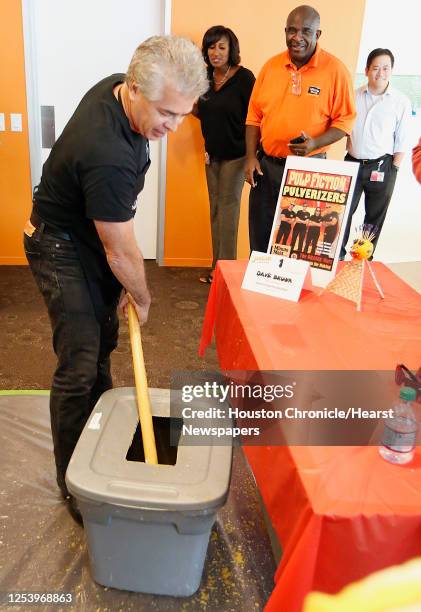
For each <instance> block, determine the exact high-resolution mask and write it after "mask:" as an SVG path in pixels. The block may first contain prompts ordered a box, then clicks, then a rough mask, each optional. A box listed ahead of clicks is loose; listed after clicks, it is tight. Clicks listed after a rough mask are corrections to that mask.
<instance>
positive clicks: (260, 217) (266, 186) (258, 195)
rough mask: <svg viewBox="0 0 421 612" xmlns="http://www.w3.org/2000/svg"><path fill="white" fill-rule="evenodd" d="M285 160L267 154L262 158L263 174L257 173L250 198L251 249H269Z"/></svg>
mask: <svg viewBox="0 0 421 612" xmlns="http://www.w3.org/2000/svg"><path fill="white" fill-rule="evenodd" d="M285 161H286V160H285V159H279V160H273V158H270V157H267V156H266V155H263V157H262V158H261V159H260V167H261V169H262V172H263V176H260V175H259V174H255V181H256V186H255V187H252V188H251V189H250V198H249V238H250V250H251V251H261V252H266V251H267V248H268V244H269V238H270V234H271V231H272V223H273V217H274V216H275V210H276V204H277V202H278V196H279V189H280V188H281V183H282V176H283V173H284V168H285Z"/></svg>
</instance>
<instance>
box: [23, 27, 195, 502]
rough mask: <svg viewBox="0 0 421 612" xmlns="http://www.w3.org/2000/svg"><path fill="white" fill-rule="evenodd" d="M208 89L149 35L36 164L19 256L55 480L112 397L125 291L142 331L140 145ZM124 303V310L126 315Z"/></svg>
mask: <svg viewBox="0 0 421 612" xmlns="http://www.w3.org/2000/svg"><path fill="white" fill-rule="evenodd" d="M206 89H207V79H206V72H205V68H204V64H203V58H202V56H201V53H200V51H199V49H198V48H197V47H196V46H195V45H194V44H193V43H192V42H191V41H188V40H186V39H183V38H179V37H175V36H162V37H161V36H156V37H152V38H150V39H148V40H146V41H145V42H143V43H142V44H141V45H140V46H139V47H138V48H137V49H136V51H135V53H134V56H133V58H132V60H131V63H130V65H129V68H128V71H127V74H113V75H111V76H109V77H106V78H105V79H103V80H102V81H100V82H99V83H97V84H96V85H94V87H92V89H90V90H89V91H88V93H87V94H86V95H85V96H84V97H83V98H82V100H81V102H80V104H79V106H78V107H77V109H76V111H75V113H74V114H73V116H72V117H71V119H70V120H69V122H68V124H67V125H66V127H65V128H64V130H63V133H62V134H61V136H60V137H59V139H58V140H57V142H56V143H55V144H54V146H53V148H52V150H51V153H50V156H49V158H48V159H47V161H46V162H45V164H44V167H43V171H42V177H41V182H40V184H39V186H38V188H37V189H36V190H35V194H34V205H33V212H32V215H31V219H30V221H28V223H27V224H26V227H25V235H24V246H25V251H26V255H27V258H28V261H29V264H30V267H31V271H32V273H33V275H34V277H35V280H36V283H37V285H38V287H39V289H40V291H41V293H42V295H43V297H44V300H45V302H46V305H47V308H48V313H49V317H50V321H51V327H52V331H53V346H54V351H55V353H56V356H57V369H56V371H55V373H54V378H53V381H52V386H51V396H50V413H51V429H52V435H53V442H54V455H55V461H56V468H57V482H58V485H59V487H60V489H61V492H62V494H63V496H64V497H65V498H67V499H68V500H69V509H70V511H71V512H72V513H73V514H74V510H75V508H74V504H73V500H72V499H70V498H69V496H68V491H67V488H66V484H65V472H66V468H67V465H68V463H69V460H70V457H71V455H72V453H73V450H74V447H75V445H76V442H77V440H78V438H79V436H80V434H81V432H82V429H83V427H84V425H85V423H86V421H87V419H88V417H89V415H90V413H91V411H92V409H93V407H94V406H95V403H96V401H97V400H98V398H99V397H100V395H101V394H102V393H103V392H104V391H106V390H107V389H109V388H111V387H112V380H111V373H110V353H111V352H112V350H113V349H114V348H115V347H116V345H117V336H118V318H117V305H118V301H119V296H120V293H121V290H122V288H124V289H125V290H126V291H128V292H129V293H130V294H131V296H132V298H133V302H134V307H135V309H136V312H137V315H138V318H139V321H140V323H141V324H142V323H145V322H146V320H147V317H148V311H149V306H150V302H151V297H150V294H149V290H148V286H147V282H146V278H145V270H144V265H143V257H142V253H141V252H140V250H139V247H138V246H137V244H136V240H135V235H134V222H133V217H134V214H135V212H136V198H137V196H138V194H139V192H140V191H141V190H142V188H143V185H144V180H145V174H146V171H147V170H148V167H149V164H150V160H149V145H148V140H149V139H151V140H157V139H159V138H162V137H163V136H164V135H165V134H166V133H167V132H169V131H174V130H175V129H176V128H177V126H178V125H179V123H180V122H181V121H182V119H183V118H184V116H185V115H188V114H189V113H190V111H191V109H192V106H193V103H194V102H195V100H196V99H197V97H198V96H199V95H201V94H203V93H204V92H205V91H206ZM127 302H128V300H127V297H124V296H123V297H122V299H121V301H120V306H121V307H122V308H123V309H125V308H126V307H127Z"/></svg>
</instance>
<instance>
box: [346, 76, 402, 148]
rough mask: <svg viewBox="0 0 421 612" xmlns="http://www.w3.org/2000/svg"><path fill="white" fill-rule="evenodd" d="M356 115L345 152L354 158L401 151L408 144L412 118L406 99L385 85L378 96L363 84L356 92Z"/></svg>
mask: <svg viewBox="0 0 421 612" xmlns="http://www.w3.org/2000/svg"><path fill="white" fill-rule="evenodd" d="M355 102H356V107H357V118H356V121H355V124H354V128H353V130H352V133H351V135H350V136H348V144H347V149H348V153H350V155H352V157H355V158H356V159H377V158H378V157H382V156H383V155H386V153H388V154H389V155H393V154H394V153H403V152H404V151H405V150H406V149H407V147H408V143H407V140H408V136H409V130H410V119H411V103H410V101H409V99H408V98H407V97H406V96H405V95H404V94H402V93H401V92H400V91H397V90H396V89H394V88H393V87H391V86H390V84H389V86H388V88H387V89H386V91H385V92H384V93H383V94H380V95H379V96H376V95H374V94H372V93H370V92H369V90H368V85H363V86H362V87H359V89H357V90H356V92H355Z"/></svg>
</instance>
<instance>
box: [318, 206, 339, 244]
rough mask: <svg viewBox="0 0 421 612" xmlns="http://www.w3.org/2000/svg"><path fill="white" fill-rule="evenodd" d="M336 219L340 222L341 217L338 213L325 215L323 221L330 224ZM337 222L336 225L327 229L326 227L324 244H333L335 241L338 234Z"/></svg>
mask: <svg viewBox="0 0 421 612" xmlns="http://www.w3.org/2000/svg"><path fill="white" fill-rule="evenodd" d="M334 219H336V221H337V222H338V221H339V215H338V213H337V212H334V211H333V212H331V213H327V214H326V215H323V218H322V220H323V221H327V222H328V223H330V222H331V221H333V220H334ZM337 222H336V223H335V224H334V225H328V226H327V227H325V233H324V237H323V240H324V242H333V241H334V240H335V238H336V234H337V233H338V223H337Z"/></svg>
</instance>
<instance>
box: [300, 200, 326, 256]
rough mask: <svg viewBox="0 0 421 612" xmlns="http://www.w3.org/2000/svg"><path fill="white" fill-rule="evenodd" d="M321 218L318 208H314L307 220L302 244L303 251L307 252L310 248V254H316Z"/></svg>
mask: <svg viewBox="0 0 421 612" xmlns="http://www.w3.org/2000/svg"><path fill="white" fill-rule="evenodd" d="M321 219H322V215H321V210H320V208H316V210H315V211H314V213H313V214H312V215H310V217H309V219H308V222H307V236H306V243H305V246H304V253H308V249H309V248H310V255H315V254H316V249H317V242H318V240H319V236H320V222H321Z"/></svg>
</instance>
